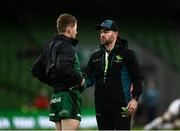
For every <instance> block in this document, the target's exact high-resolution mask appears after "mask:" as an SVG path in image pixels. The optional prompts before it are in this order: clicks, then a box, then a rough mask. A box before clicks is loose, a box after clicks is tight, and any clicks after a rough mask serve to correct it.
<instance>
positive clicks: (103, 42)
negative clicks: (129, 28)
mask: <svg viewBox="0 0 180 131" xmlns="http://www.w3.org/2000/svg"><path fill="white" fill-rule="evenodd" d="M112 42H113V40H112V39H108V40H106V39H104V38H102V39H101V44H104V45H109V44H111V43H112Z"/></svg>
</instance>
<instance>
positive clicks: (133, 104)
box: [127, 98, 138, 115]
mask: <svg viewBox="0 0 180 131" xmlns="http://www.w3.org/2000/svg"><path fill="white" fill-rule="evenodd" d="M137 105H138V102H137V101H136V100H135V99H134V98H133V99H132V100H131V101H130V102H129V103H128V106H127V109H128V115H132V114H133V113H135V111H136V109H137Z"/></svg>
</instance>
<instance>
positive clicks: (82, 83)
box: [80, 78, 85, 86]
mask: <svg viewBox="0 0 180 131" xmlns="http://www.w3.org/2000/svg"><path fill="white" fill-rule="evenodd" d="M84 82H85V79H84V78H83V80H82V82H81V85H80V86H83V85H84Z"/></svg>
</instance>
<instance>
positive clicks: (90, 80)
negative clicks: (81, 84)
mask: <svg viewBox="0 0 180 131" xmlns="http://www.w3.org/2000/svg"><path fill="white" fill-rule="evenodd" d="M85 73H86V86H87V88H88V87H91V86H92V85H93V84H94V83H95V70H94V66H93V55H92V56H91V58H90V59H89V62H88V65H87V68H86V70H85Z"/></svg>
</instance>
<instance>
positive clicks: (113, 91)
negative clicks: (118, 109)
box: [86, 38, 142, 107]
mask: <svg viewBox="0 0 180 131" xmlns="http://www.w3.org/2000/svg"><path fill="white" fill-rule="evenodd" d="M105 53H106V49H105V46H104V45H102V46H101V47H100V50H99V51H97V52H95V53H93V54H92V56H91V58H90V60H89V63H88V66H87V69H86V73H87V80H86V82H87V86H91V85H93V84H94V83H95V105H96V107H112V106H127V103H128V102H129V101H130V100H131V98H132V97H139V96H140V94H141V92H142V75H141V72H140V67H139V64H138V61H137V59H136V55H135V53H134V51H132V50H130V49H128V48H127V41H126V40H122V39H119V38H118V40H117V41H116V44H115V47H114V49H113V50H112V51H111V52H110V54H109V56H108V66H107V71H106V73H105V70H106V69H105V68H106V66H105V65H106V64H105V63H106V62H105ZM132 84H133V87H134V89H133V91H132V93H131V92H130V88H131V85H132Z"/></svg>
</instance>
